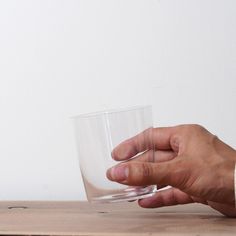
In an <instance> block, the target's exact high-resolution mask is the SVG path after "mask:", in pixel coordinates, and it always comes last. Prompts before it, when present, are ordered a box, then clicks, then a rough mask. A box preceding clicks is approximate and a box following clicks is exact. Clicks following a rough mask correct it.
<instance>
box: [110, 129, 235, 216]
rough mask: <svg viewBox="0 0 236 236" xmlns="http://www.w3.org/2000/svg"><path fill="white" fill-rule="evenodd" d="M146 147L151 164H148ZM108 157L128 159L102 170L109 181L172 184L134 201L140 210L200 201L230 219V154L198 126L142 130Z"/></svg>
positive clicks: (232, 209)
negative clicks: (137, 203) (140, 207)
mask: <svg viewBox="0 0 236 236" xmlns="http://www.w3.org/2000/svg"><path fill="white" fill-rule="evenodd" d="M152 144H153V145H152ZM152 146H154V162H148V160H150V155H152V153H153V150H151V148H150V147H152ZM137 154H139V155H138V156H137V157H135V158H132V157H134V156H136V155H137ZM112 157H113V159H115V160H117V161H124V160H128V161H125V162H122V163H120V164H118V165H116V166H114V167H112V168H111V169H109V170H108V171H107V177H108V179H110V180H111V181H116V182H119V183H122V184H126V185H132V186H145V185H153V184H156V185H157V186H158V188H161V187H164V186H167V185H170V186H172V188H170V189H167V190H163V191H159V192H157V193H156V194H155V195H153V196H152V197H149V198H146V199H142V200H139V205H140V206H142V207H146V208H152V207H161V206H170V205H176V204H187V203H193V202H200V203H203V204H208V205H209V206H211V207H212V208H214V209H216V210H218V211H220V212H221V213H223V214H225V215H227V216H236V208H235V196H234V168H235V163H236V151H235V150H234V149H233V148H231V147H230V146H228V145H227V144H225V143H223V142H222V141H221V140H220V139H218V138H217V137H216V136H214V135H213V134H211V133H210V132H208V131H207V130H206V129H205V128H203V127H201V126H199V125H180V126H175V127H167V128H153V129H148V130H145V131H144V132H143V133H141V134H138V135H137V136H135V137H133V138H131V139H128V140H126V141H124V142H122V143H121V144H120V145H118V146H117V147H116V148H115V149H114V150H113V152H112ZM131 158H132V159H131ZM129 159H131V160H129Z"/></svg>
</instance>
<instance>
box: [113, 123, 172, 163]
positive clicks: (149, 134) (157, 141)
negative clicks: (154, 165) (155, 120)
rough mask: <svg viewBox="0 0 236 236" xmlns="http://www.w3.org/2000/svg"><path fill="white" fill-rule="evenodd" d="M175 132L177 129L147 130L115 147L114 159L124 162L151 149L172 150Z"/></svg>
mask: <svg viewBox="0 0 236 236" xmlns="http://www.w3.org/2000/svg"><path fill="white" fill-rule="evenodd" d="M174 131H175V127H161V128H149V129H146V130H144V131H143V132H141V133H139V134H137V135H136V136H134V137H132V138H130V139H127V140H125V141H124V142H122V143H120V144H119V145H118V146H117V147H115V148H114V149H113V151H112V158H113V159H115V160H117V161H122V160H127V159H130V158H132V157H134V156H135V155H136V154H138V153H140V152H144V151H146V150H150V149H159V150H171V143H170V140H171V137H172V136H173V134H174Z"/></svg>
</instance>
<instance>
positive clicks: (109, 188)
mask: <svg viewBox="0 0 236 236" xmlns="http://www.w3.org/2000/svg"><path fill="white" fill-rule="evenodd" d="M73 120H74V128H75V136H76V146H77V150H78V159H79V164H80V170H81V174H82V178H83V182H84V186H85V191H86V195H87V199H88V201H90V202H101V203H107V202H120V201H130V200H136V199H141V198H145V197H148V196H151V195H152V194H153V193H154V192H155V189H156V187H155V186H127V185H123V184H120V183H116V182H112V181H110V180H108V179H107V177H106V171H107V169H109V168H110V167H112V166H114V165H117V164H118V163H119V162H117V161H115V160H113V159H112V156H111V152H112V150H113V149H114V148H115V147H116V146H117V145H118V144H120V143H121V142H123V141H125V140H127V139H130V138H132V137H133V136H136V135H138V138H137V140H138V142H137V141H136V145H138V146H139V145H140V148H141V147H142V152H140V153H138V154H136V155H135V156H134V157H132V158H131V160H130V161H133V160H135V159H136V160H135V161H138V158H139V156H140V155H142V154H143V153H144V152H147V154H148V155H146V157H147V158H145V161H149V162H153V161H154V148H153V144H152V129H151V128H152V107H151V106H142V107H133V108H125V109H119V110H110V111H101V112H96V113H90V114H83V115H79V116H76V117H74V118H73ZM141 145H142V146H141ZM140 150H141V149H140ZM139 161H144V160H139Z"/></svg>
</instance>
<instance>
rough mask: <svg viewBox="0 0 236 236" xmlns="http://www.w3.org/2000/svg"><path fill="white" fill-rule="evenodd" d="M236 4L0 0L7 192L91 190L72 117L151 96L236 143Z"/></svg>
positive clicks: (2, 194)
mask: <svg viewBox="0 0 236 236" xmlns="http://www.w3.org/2000/svg"><path fill="white" fill-rule="evenodd" d="M235 103H236V1H234V0H178V1H177V0H160V1H158V0H54V1H53V0H51V1H49V0H37V1H31V0H21V1H18V0H2V1H0V160H1V162H0V173H1V178H0V189H1V191H0V200H12V199H14V200H17V199H18V200H21V199H24V200H27V199H34V200H37V199H48V200H77V199H83V198H84V197H85V195H84V190H83V185H82V181H81V178H80V173H79V167H78V163H77V159H76V158H77V157H76V150H75V145H74V139H73V138H74V136H73V130H72V124H71V120H70V118H69V117H70V116H73V115H76V114H79V113H84V112H90V111H95V110H100V109H106V108H117V107H124V106H133V105H141V104H152V105H153V108H154V113H155V125H173V124H178V123H201V124H203V125H205V126H207V127H208V128H209V129H210V130H211V131H212V132H214V133H216V134H217V135H218V136H219V137H221V138H222V139H224V140H225V141H226V142H227V143H229V144H231V145H233V146H234V147H236V125H235V121H236V109H235V108H236V105H235Z"/></svg>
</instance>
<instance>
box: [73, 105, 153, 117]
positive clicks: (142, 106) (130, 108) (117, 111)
mask: <svg viewBox="0 0 236 236" xmlns="http://www.w3.org/2000/svg"><path fill="white" fill-rule="evenodd" d="M148 108H152V105H140V106H132V107H123V108H117V109H108V110H101V111H95V112H88V113H84V114H79V115H76V116H72V117H71V119H81V118H89V117H95V116H102V115H107V114H113V113H120V112H128V111H135V110H143V109H148Z"/></svg>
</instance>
